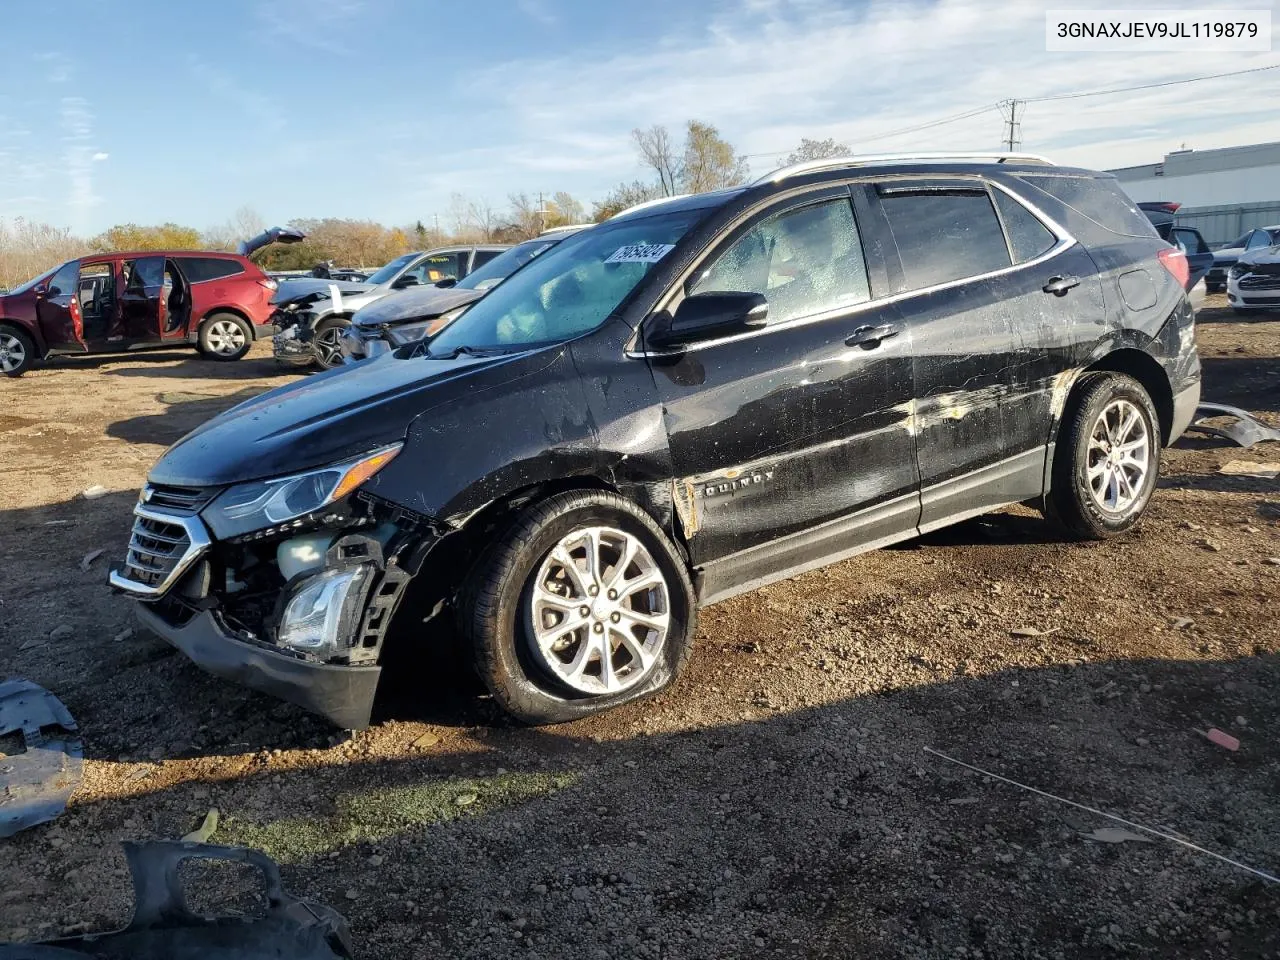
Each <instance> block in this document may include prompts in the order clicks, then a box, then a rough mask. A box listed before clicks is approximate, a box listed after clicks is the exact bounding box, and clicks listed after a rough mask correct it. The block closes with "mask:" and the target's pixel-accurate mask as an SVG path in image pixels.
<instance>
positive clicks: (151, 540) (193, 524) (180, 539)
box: [110, 503, 209, 599]
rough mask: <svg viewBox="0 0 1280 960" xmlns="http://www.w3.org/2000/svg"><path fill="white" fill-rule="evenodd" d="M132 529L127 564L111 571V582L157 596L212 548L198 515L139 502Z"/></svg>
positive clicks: (143, 593)
mask: <svg viewBox="0 0 1280 960" xmlns="http://www.w3.org/2000/svg"><path fill="white" fill-rule="evenodd" d="M133 515H134V520H133V532H132V534H131V535H130V537H129V551H128V553H126V554H125V560H124V566H123V568H122V569H121V570H119V571H112V573H111V578H110V579H111V585H112V586H113V587H118V588H120V589H121V590H125V591H127V592H129V593H133V594H137V595H139V596H141V597H144V598H149V599H155V598H157V597H160V596H162V595H163V594H164V593H165V592H166V591H167V590H168V589H169V588H170V587H171V586H173V585H174V583H175V582H177V580H178V578H179V577H181V576H182V574H183V573H185V572H186V571H187V569H188V568H189V567H190V566H191V564H192V563H194V562H195V561H196V560H197V559H198V558H199V557H200V555H201V554H203V553H204V552H205V551H206V550H208V549H209V535H208V534H207V533H206V532H205V528H204V524H203V523H201V522H200V520H199V519H198V518H197V517H195V516H182V515H180V514H177V513H164V512H161V511H158V510H154V509H152V508H151V505H150V504H146V505H144V504H141V503H139V504H138V505H137V506H136V507H134V508H133Z"/></svg>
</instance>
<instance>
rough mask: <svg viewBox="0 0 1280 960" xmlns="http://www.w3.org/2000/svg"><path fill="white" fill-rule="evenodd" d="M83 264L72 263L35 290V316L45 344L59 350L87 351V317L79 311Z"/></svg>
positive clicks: (75, 261) (66, 264) (77, 261)
mask: <svg viewBox="0 0 1280 960" xmlns="http://www.w3.org/2000/svg"><path fill="white" fill-rule="evenodd" d="M79 281H80V261H79V260H72V261H71V262H69V263H64V264H63V265H62V266H61V267H59V268H58V271H57V273H55V274H54V275H53V276H52V277H50V278H49V279H48V280H46V281H45V282H44V283H43V284H41V285H39V286H37V287H36V317H37V319H38V320H39V321H40V330H41V332H42V333H43V334H44V338H45V342H47V343H48V344H49V346H50V347H51V348H53V349H57V350H87V349H88V346H87V345H86V344H85V339H84V316H83V315H82V314H81V312H80V300H79V298H78V296H77V294H78V292H79V291H78V290H77V287H78V285H79Z"/></svg>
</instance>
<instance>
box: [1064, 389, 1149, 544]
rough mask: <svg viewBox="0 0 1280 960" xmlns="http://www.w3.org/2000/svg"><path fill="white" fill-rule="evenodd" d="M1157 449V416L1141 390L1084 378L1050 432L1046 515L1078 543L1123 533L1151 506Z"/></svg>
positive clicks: (1144, 391)
mask: <svg viewBox="0 0 1280 960" xmlns="http://www.w3.org/2000/svg"><path fill="white" fill-rule="evenodd" d="M1104 413H1105V414H1106V419H1105V420H1104V419H1103V415H1104ZM1131 415H1136V420H1132V421H1131V420H1130V417H1131ZM1126 425H1127V430H1126V429H1125V428H1126ZM1139 440H1141V441H1142V445H1141V446H1136V447H1135V446H1133V445H1134V444H1137V443H1138V442H1139ZM1160 447H1161V434H1160V418H1159V417H1158V416H1157V414H1156V409H1155V405H1154V404H1153V403H1152V402H1151V397H1150V396H1149V395H1148V394H1147V391H1146V390H1145V389H1144V388H1143V386H1142V384H1140V383H1138V381H1137V380H1134V379H1133V378H1132V377H1129V376H1126V375H1124V374H1121V373H1109V372H1105V371H1100V372H1098V373H1090V374H1086V375H1085V376H1084V377H1082V378H1081V379H1080V381H1079V383H1078V384H1077V385H1076V388H1075V390H1074V391H1073V392H1072V395H1071V399H1070V401H1069V402H1068V404H1067V409H1066V411H1065V413H1064V415H1063V418H1062V424H1061V426H1060V427H1059V429H1058V443H1057V447H1056V452H1055V453H1054V460H1053V484H1052V487H1051V489H1050V491H1049V508H1050V514H1051V515H1052V516H1053V518H1054V519H1055V520H1056V521H1057V522H1058V524H1059V525H1060V526H1061V527H1062V529H1063V530H1064V532H1066V533H1067V535H1068V536H1070V537H1072V538H1074V539H1078V540H1104V539H1106V538H1108V537H1114V536H1116V535H1118V534H1120V533H1123V532H1124V531H1126V530H1128V529H1129V528H1130V527H1132V526H1133V525H1134V524H1135V523H1137V522H1138V520H1139V519H1140V518H1141V517H1142V514H1143V513H1144V512H1145V511H1146V509H1147V504H1148V503H1150V501H1151V494H1152V492H1153V491H1154V490H1155V486H1156V480H1157V478H1158V477H1159V474H1160ZM1113 457H1115V458H1116V459H1112V458H1113Z"/></svg>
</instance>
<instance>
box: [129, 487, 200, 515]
mask: <svg viewBox="0 0 1280 960" xmlns="http://www.w3.org/2000/svg"><path fill="white" fill-rule="evenodd" d="M213 493H214V491H213V490H211V489H208V488H206V487H171V486H167V485H165V484H162V483H149V484H147V486H146V487H144V488H143V490H142V501H143V503H145V504H146V505H147V506H149V507H166V508H169V509H172V510H181V511H183V512H188V513H198V512H200V510H201V509H202V508H203V507H204V505H205V504H207V503H208V502H209V501H210V500H212V499H213Z"/></svg>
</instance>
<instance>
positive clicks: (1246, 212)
mask: <svg viewBox="0 0 1280 960" xmlns="http://www.w3.org/2000/svg"><path fill="white" fill-rule="evenodd" d="M1176 221H1177V224H1178V226H1180V227H1195V228H1196V229H1197V230H1199V231H1200V235H1201V236H1202V237H1204V239H1205V241H1206V242H1207V243H1209V244H1210V245H1215V244H1220V243H1229V242H1231V241H1232V240H1234V239H1235V238H1236V237H1238V236H1240V235H1241V234H1243V233H1245V232H1246V231H1248V230H1252V229H1253V228H1254V227H1270V226H1274V225H1275V224H1278V223H1280V200H1268V201H1266V202H1265V203H1238V204H1228V205H1226V206H1218V207H1183V208H1182V209H1181V210H1179V211H1178V213H1177V217H1176Z"/></svg>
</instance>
